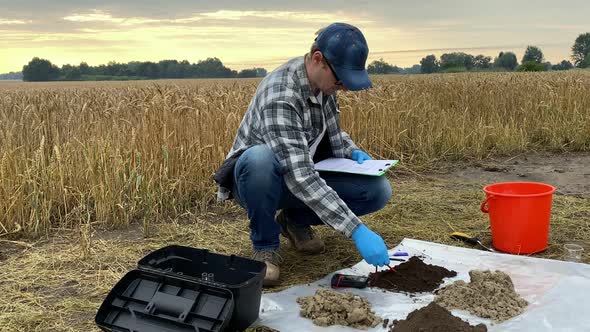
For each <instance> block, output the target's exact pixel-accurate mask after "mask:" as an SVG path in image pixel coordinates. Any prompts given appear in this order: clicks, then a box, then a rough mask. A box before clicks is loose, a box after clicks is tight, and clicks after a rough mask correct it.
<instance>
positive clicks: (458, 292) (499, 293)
mask: <svg viewBox="0 0 590 332" xmlns="http://www.w3.org/2000/svg"><path fill="white" fill-rule="evenodd" d="M469 276H470V277H471V282H470V283H466V282H465V281H463V280H459V281H456V282H454V283H453V284H451V285H449V286H447V287H444V288H441V289H440V290H438V291H437V292H436V294H437V296H436V298H435V299H434V301H435V302H436V303H438V304H440V305H441V306H443V307H445V308H447V309H449V310H451V309H463V310H467V311H469V312H470V313H472V314H474V315H477V316H479V317H483V318H491V319H492V320H494V321H496V322H501V321H504V320H507V319H509V318H512V317H514V316H516V315H519V314H521V313H522V312H523V311H524V308H525V307H526V306H527V305H528V303H527V301H526V300H525V299H523V298H522V297H520V295H518V293H516V292H515V291H514V285H513V284H512V279H510V276H509V275H507V274H506V273H504V272H502V271H495V272H492V271H489V270H488V271H480V270H472V271H469Z"/></svg>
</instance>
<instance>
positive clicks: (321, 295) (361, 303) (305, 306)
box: [297, 289, 381, 330]
mask: <svg viewBox="0 0 590 332" xmlns="http://www.w3.org/2000/svg"><path fill="white" fill-rule="evenodd" d="M297 303H299V305H300V306H301V310H300V311H299V314H300V315H301V316H302V317H306V318H309V319H311V320H313V323H314V324H316V325H319V326H330V325H336V324H337V325H344V326H351V327H353V328H355V329H361V330H366V329H368V328H369V327H375V326H377V324H379V323H380V322H381V318H380V317H377V316H375V313H373V312H372V311H371V304H370V303H369V302H368V301H367V300H366V299H364V298H362V297H360V296H357V295H354V294H350V293H337V292H334V291H331V290H328V289H319V290H317V291H316V292H315V295H313V296H306V297H300V298H298V299H297Z"/></svg>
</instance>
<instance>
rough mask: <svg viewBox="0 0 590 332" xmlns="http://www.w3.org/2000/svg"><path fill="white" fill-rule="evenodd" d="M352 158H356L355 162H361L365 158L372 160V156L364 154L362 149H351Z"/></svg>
mask: <svg viewBox="0 0 590 332" xmlns="http://www.w3.org/2000/svg"><path fill="white" fill-rule="evenodd" d="M351 157H352V158H350V159H352V160H356V162H357V163H359V164H362V163H363V162H364V161H365V160H372V159H373V158H371V157H369V155H368V154H366V153H365V152H364V151H362V150H358V149H357V150H353V151H352V155H351Z"/></svg>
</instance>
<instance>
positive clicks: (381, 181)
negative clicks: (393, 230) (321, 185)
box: [233, 145, 392, 250]
mask: <svg viewBox="0 0 590 332" xmlns="http://www.w3.org/2000/svg"><path fill="white" fill-rule="evenodd" d="M319 174H320V176H321V177H322V179H324V180H325V181H326V183H327V185H328V186H330V187H331V188H332V189H334V190H335V191H336V192H337V193H338V196H340V198H341V199H342V200H343V201H344V202H345V203H346V205H347V206H348V207H349V208H350V209H351V210H352V212H354V214H356V215H357V216H362V215H365V214H368V213H371V212H375V211H377V210H379V209H381V208H383V207H384V206H385V204H387V202H388V201H389V199H390V198H391V193H392V190H391V185H390V184H389V181H388V180H387V178H385V176H366V175H356V174H347V173H334V172H319ZM233 194H234V197H235V200H236V202H237V203H239V204H240V205H241V206H242V207H243V208H245V209H246V211H247V213H248V218H249V219H250V230H251V233H250V239H251V240H252V244H253V246H254V249H256V250H260V249H277V248H278V247H279V243H280V242H279V235H280V233H281V226H280V225H279V224H278V223H277V222H275V213H276V211H277V210H279V209H283V213H285V215H286V217H287V218H288V220H289V222H292V223H295V224H297V225H301V226H311V225H321V224H323V222H322V221H321V220H320V218H318V216H317V215H316V214H315V212H313V210H311V209H310V208H308V207H307V206H306V205H305V204H304V203H303V202H302V201H300V200H299V199H298V198H297V197H295V196H294V195H293V194H292V193H291V191H290V190H289V189H288V188H287V185H286V184H285V181H284V180H283V175H282V174H281V166H280V164H279V162H278V161H277V159H276V157H275V155H274V153H273V152H272V150H271V149H270V148H269V147H267V146H266V145H256V146H253V147H251V148H249V149H248V150H246V151H244V153H243V154H242V155H241V156H240V158H239V159H238V161H237V162H236V166H235V169H234V188H233Z"/></svg>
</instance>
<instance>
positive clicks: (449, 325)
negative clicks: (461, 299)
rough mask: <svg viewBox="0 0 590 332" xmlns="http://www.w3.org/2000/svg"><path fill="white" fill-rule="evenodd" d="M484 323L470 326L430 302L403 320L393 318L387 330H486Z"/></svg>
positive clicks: (419, 331) (440, 331) (466, 331)
mask: <svg viewBox="0 0 590 332" xmlns="http://www.w3.org/2000/svg"><path fill="white" fill-rule="evenodd" d="M487 330H488V328H487V327H486V326H485V325H484V324H478V325H476V326H471V325H469V323H467V322H465V321H463V320H462V319H461V318H459V317H455V316H453V315H452V314H451V312H450V311H448V310H447V309H445V308H443V307H441V306H439V305H438V304H436V303H434V302H432V303H430V304H429V305H427V306H426V307H423V308H420V309H418V310H414V311H412V312H410V313H409V314H408V317H406V319H404V320H394V321H393V322H392V323H391V325H390V329H389V332H443V331H452V332H486V331H487Z"/></svg>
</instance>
